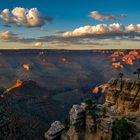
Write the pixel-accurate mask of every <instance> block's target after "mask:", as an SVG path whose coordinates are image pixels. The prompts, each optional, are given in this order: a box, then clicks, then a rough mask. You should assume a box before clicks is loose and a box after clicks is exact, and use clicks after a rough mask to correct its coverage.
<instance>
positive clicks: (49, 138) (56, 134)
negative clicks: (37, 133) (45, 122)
mask: <svg viewBox="0 0 140 140" xmlns="http://www.w3.org/2000/svg"><path fill="white" fill-rule="evenodd" d="M64 129H65V127H64V125H62V123H61V122H60V121H55V122H54V123H52V124H51V127H50V128H49V130H48V131H47V132H46V133H45V139H46V140H59V138H60V137H61V134H62V132H63V130H64Z"/></svg>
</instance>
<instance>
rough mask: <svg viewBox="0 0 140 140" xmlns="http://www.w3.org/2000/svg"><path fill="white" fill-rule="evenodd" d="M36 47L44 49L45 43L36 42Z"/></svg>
mask: <svg viewBox="0 0 140 140" xmlns="http://www.w3.org/2000/svg"><path fill="white" fill-rule="evenodd" d="M34 46H35V47H43V43H42V42H36V43H35V44H34Z"/></svg>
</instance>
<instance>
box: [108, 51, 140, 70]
mask: <svg viewBox="0 0 140 140" xmlns="http://www.w3.org/2000/svg"><path fill="white" fill-rule="evenodd" d="M139 59H140V54H139V52H138V51H135V50H134V51H128V52H125V51H115V52H114V53H113V54H112V55H111V61H112V67H113V68H124V66H125V65H133V64H134V63H135V62H136V61H137V60H139Z"/></svg>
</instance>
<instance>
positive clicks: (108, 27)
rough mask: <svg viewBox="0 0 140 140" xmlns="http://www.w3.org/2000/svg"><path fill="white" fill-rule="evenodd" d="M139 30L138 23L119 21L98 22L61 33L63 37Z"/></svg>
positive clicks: (137, 31) (139, 25)
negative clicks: (111, 22)
mask: <svg viewBox="0 0 140 140" xmlns="http://www.w3.org/2000/svg"><path fill="white" fill-rule="evenodd" d="M132 31H133V32H136V33H139V32H140V24H137V25H129V26H124V25H122V24H119V23H113V24H98V25H95V26H89V25H87V26H83V27H80V28H77V29H74V30H73V31H68V32H65V33H64V34H63V36H65V37H74V36H84V35H101V34H118V33H125V34H127V33H130V32H132Z"/></svg>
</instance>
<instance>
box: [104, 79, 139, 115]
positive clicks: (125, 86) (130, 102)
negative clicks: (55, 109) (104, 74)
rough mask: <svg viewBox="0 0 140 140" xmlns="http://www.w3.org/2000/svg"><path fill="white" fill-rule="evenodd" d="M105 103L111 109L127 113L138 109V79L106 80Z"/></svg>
mask: <svg viewBox="0 0 140 140" xmlns="http://www.w3.org/2000/svg"><path fill="white" fill-rule="evenodd" d="M106 103H108V104H109V105H110V106H111V109H112V111H116V112H118V113H125V114H128V113H130V112H135V113H136V112H139V111H140V81H134V80H131V79H122V80H119V79H111V80H110V81H109V82H108V89H107V94H106Z"/></svg>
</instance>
